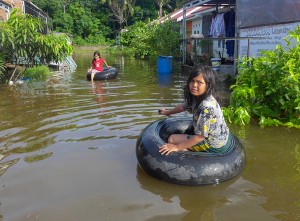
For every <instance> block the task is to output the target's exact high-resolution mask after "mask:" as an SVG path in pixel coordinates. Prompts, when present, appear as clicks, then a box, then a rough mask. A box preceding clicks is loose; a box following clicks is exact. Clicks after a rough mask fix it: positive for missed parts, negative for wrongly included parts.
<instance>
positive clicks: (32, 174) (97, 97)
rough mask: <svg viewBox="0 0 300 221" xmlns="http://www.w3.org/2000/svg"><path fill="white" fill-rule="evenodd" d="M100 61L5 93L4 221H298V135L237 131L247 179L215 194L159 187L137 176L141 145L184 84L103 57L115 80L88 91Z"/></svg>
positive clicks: (0, 146)
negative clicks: (89, 71)
mask: <svg viewBox="0 0 300 221" xmlns="http://www.w3.org/2000/svg"><path fill="white" fill-rule="evenodd" d="M93 51H94V50H92V51H87V52H80V53H78V54H76V57H77V58H76V62H77V64H78V69H77V70H76V72H75V73H71V74H70V75H68V76H65V77H64V78H63V79H64V80H63V81H62V82H61V83H60V82H52V83H50V85H49V84H47V83H45V82H35V83H33V82H28V83H25V84H24V85H23V86H14V87H6V86H5V87H3V86H1V87H0V122H1V124H0V181H1V186H0V199H1V201H0V203H1V207H2V211H1V208H0V220H1V216H4V217H5V221H17V220H20V221H21V220H28V219H30V218H32V217H34V215H38V216H39V217H40V219H43V220H44V221H48V220H49V221H50V220H51V221H52V220H59V219H60V220H79V218H78V217H80V218H81V220H121V219H123V218H124V217H125V218H124V219H126V220H139V221H140V220H155V221H158V220H165V219H172V220H184V221H193V220H197V221H199V220H200V221H202V220H203V221H204V220H205V221H207V220H222V221H227V220H244V221H245V220H249V221H250V220H251V221H252V220H256V221H266V220H267V221H269V220H270V221H273V220H285V221H290V220H297V219H300V212H299V211H300V202H299V199H300V195H299V194H300V189H299V188H300V187H299V181H300V172H299V170H300V169H299V168H300V166H299V165H300V157H299V155H300V150H299V149H300V147H299V146H300V140H299V139H300V136H299V135H300V133H299V130H296V129H286V128H281V127H269V128H260V127H257V126H255V125H250V126H246V127H240V126H233V125H230V130H231V131H232V132H233V133H234V134H236V135H237V136H238V137H239V138H240V140H241V142H242V143H243V145H244V147H245V151H246V157H247V160H246V167H245V170H244V171H243V172H242V174H241V176H239V177H237V178H235V179H232V180H230V181H228V182H224V183H221V184H219V185H217V186H200V187H184V186H176V185H173V184H168V183H164V182H161V181H159V180H157V179H155V178H152V177H150V176H148V175H147V174H145V173H144V171H141V170H140V169H137V166H136V164H137V161H136V159H135V155H134V148H135V142H136V139H137V137H138V136H139V134H140V133H141V131H142V130H143V129H144V128H145V127H146V126H147V125H149V124H150V123H151V122H153V121H155V120H157V119H159V118H160V117H161V116H159V115H158V114H157V110H158V109H159V108H160V107H165V108H170V107H173V106H174V105H175V104H177V103H179V102H181V101H182V98H183V97H182V88H183V84H184V80H185V79H186V77H187V76H186V74H185V73H183V72H180V71H175V72H174V73H172V75H167V76H163V78H162V79H159V76H158V75H157V72H156V68H155V67H154V66H153V65H151V64H149V63H148V62H143V61H136V60H133V59H131V60H127V59H124V58H117V57H111V58H109V57H108V56H107V55H106V58H107V60H108V63H109V64H110V65H113V66H116V67H117V68H118V69H119V70H120V73H119V75H118V77H117V79H114V80H110V81H97V82H96V81H95V82H94V83H91V82H88V81H86V80H85V71H86V68H87V67H88V66H89V65H90V55H91V54H92V53H93ZM164 77H166V78H164ZM219 85H220V89H223V88H224V92H222V96H223V97H224V98H226V96H228V94H229V93H228V87H227V86H226V84H222V83H220V84H219ZM136 194H137V196H136ZM32 196H34V197H32ZM78 202H85V203H78ZM86 202H87V203H86ZM131 205H144V206H143V207H142V206H139V207H138V206H137V208H138V209H132V207H131ZM148 205H152V206H151V208H149V207H148ZM99 208H100V209H99ZM120 208H128V209H126V210H125V209H124V210H122V209H120ZM147 212H148V213H147ZM33 214H34V215H33ZM84 216H86V217H84ZM28 217H29V218H28ZM62 217H63V218H62ZM144 217H146V218H144Z"/></svg>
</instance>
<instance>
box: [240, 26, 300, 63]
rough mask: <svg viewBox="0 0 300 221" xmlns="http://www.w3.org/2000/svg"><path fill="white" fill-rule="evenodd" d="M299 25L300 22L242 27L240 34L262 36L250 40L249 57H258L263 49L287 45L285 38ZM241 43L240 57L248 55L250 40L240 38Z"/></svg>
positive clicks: (243, 35) (242, 35)
mask: <svg viewBox="0 0 300 221" xmlns="http://www.w3.org/2000/svg"><path fill="white" fill-rule="evenodd" d="M297 25H300V22H297V23H289V24H281V25H272V26H261V27H254V28H245V29H240V36H241V37H258V38H262V39H251V40H250V48H249V57H258V56H260V52H261V51H262V50H274V49H275V48H276V45H282V46H284V47H285V46H286V42H285V41H284V38H285V37H286V36H287V35H288V34H289V31H292V30H295V28H296V27H297ZM239 43H240V44H239V57H240V58H241V57H243V56H247V53H248V41H247V40H240V41H239Z"/></svg>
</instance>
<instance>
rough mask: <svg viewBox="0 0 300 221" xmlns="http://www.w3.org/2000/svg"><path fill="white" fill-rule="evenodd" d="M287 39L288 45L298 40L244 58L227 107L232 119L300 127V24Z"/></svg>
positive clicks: (226, 116)
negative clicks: (258, 54) (285, 45)
mask: <svg viewBox="0 0 300 221" xmlns="http://www.w3.org/2000/svg"><path fill="white" fill-rule="evenodd" d="M285 40H286V42H287V46H288V47H290V46H291V45H292V43H295V42H296V44H294V45H295V46H294V47H292V48H283V47H282V46H280V45H278V46H277V47H276V49H275V50H273V51H271V50H270V51H262V52H261V56H260V57H257V58H248V59H247V58H244V59H243V60H242V61H241V63H240V64H239V67H238V70H239V73H240V75H239V76H238V77H237V79H236V84H235V85H232V86H231V89H233V91H232V93H231V97H230V105H229V106H228V107H227V108H223V112H224V116H225V118H226V119H227V121H228V122H230V123H235V124H248V123H250V121H251V120H252V121H255V122H258V123H259V124H260V125H261V126H268V125H283V126H287V127H297V128H300V84H299V81H300V71H299V70H300V27H299V26H298V28H297V29H296V30H295V31H291V32H290V33H289V36H287V37H286V38H285Z"/></svg>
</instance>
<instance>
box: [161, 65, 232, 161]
mask: <svg viewBox="0 0 300 221" xmlns="http://www.w3.org/2000/svg"><path fill="white" fill-rule="evenodd" d="M186 110H187V111H189V112H191V113H192V114H193V126H194V133H195V134H194V135H187V134H172V135H171V136H170V137H169V138H168V143H166V144H165V145H163V146H161V147H159V152H160V153H161V154H165V155H169V154H170V153H171V152H176V151H180V150H191V151H205V152H211V153H223V152H225V151H226V150H227V149H228V148H229V147H230V143H231V142H230V141H231V139H233V138H232V135H231V134H230V133H229V128H228V127H227V125H226V122H225V120H224V117H223V112H222V110H221V108H220V105H219V103H218V102H217V100H216V83H215V73H214V71H213V70H212V69H211V67H202V68H199V69H197V70H196V71H194V72H192V73H191V74H190V75H189V78H188V80H187V83H186V85H185V88H184V102H183V103H182V104H178V105H177V106H175V107H174V108H173V109H171V110H166V109H160V110H159V113H160V114H163V115H167V116H169V115H171V114H176V113H179V112H183V111H186Z"/></svg>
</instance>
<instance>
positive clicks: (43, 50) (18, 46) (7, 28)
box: [0, 9, 74, 67]
mask: <svg viewBox="0 0 300 221" xmlns="http://www.w3.org/2000/svg"><path fill="white" fill-rule="evenodd" d="M44 28H45V26H44V23H43V22H42V21H41V20H40V19H39V18H34V17H32V16H31V15H28V14H25V15H23V14H22V13H21V12H20V11H19V10H17V9H14V10H13V11H12V13H11V14H10V17H9V19H8V21H7V22H6V23H4V22H3V23H2V24H1V25H0V35H1V45H0V46H1V47H0V50H1V53H3V54H5V56H6V61H8V62H11V63H15V64H17V65H19V64H25V66H27V67H30V66H34V65H38V64H47V62H49V61H56V62H58V61H62V60H63V59H65V58H66V57H67V56H69V55H71V54H72V53H73V50H74V48H73V46H72V45H71V44H70V43H69V41H68V37H67V36H66V35H65V34H62V35H53V34H49V35H43V34H42V31H43V29H44Z"/></svg>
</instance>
